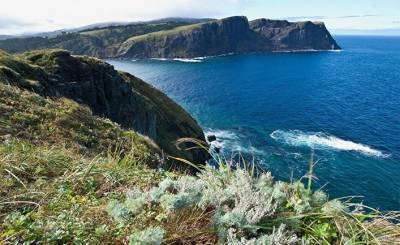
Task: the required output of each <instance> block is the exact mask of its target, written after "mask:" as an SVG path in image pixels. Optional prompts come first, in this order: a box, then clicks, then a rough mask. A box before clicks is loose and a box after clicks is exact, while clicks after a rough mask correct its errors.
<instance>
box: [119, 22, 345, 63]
mask: <svg viewBox="0 0 400 245" xmlns="http://www.w3.org/2000/svg"><path fill="white" fill-rule="evenodd" d="M331 49H340V47H339V46H338V45H337V44H336V42H335V40H334V39H333V38H332V36H331V35H330V33H329V32H328V30H327V29H326V28H325V25H324V24H323V23H313V22H310V21H308V22H296V23H291V22H288V21H276V20H267V19H258V20H254V21H251V22H250V23H249V22H248V20H247V18H246V17H240V16H236V17H229V18H225V19H222V20H216V21H209V22H206V23H202V24H196V25H191V26H184V27H178V28H175V29H172V30H169V31H162V32H155V33H149V34H146V35H141V36H135V37H132V38H130V39H128V40H127V41H125V42H124V43H123V44H122V45H121V48H120V49H119V51H118V52H117V53H118V54H117V56H118V57H127V58H132V57H134V58H155V57H163V58H177V57H196V56H197V57H198V56H212V55H221V54H227V53H246V52H257V51H286V50H331Z"/></svg>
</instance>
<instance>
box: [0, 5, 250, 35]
mask: <svg viewBox="0 0 400 245" xmlns="http://www.w3.org/2000/svg"><path fill="white" fill-rule="evenodd" d="M3 1H4V0H3ZM249 1H252V0H68V1H67V0H65V1H59V0H34V1H32V0H11V1H4V2H3V3H2V4H1V8H0V16H2V19H0V34H13V33H21V32H35V31H48V30H54V29H59V28H69V27H77V26H82V25H87V24H93V23H98V22H109V21H135V20H149V19H157V18H163V17H171V16H179V17H222V16H227V15H232V14H237V13H240V10H241V8H242V7H243V6H244V4H245V3H247V2H249ZM11 20H12V21H11ZM13 21H14V22H15V21H18V23H19V25H11V23H12V22H13Z"/></svg>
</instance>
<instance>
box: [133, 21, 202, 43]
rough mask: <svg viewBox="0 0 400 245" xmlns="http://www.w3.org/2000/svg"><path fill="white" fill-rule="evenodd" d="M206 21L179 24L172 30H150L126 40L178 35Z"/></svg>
mask: <svg viewBox="0 0 400 245" xmlns="http://www.w3.org/2000/svg"><path fill="white" fill-rule="evenodd" d="M203 24H204V23H197V24H192V25H186V26H179V27H176V28H173V29H170V30H168V29H167V30H162V31H157V32H150V33H147V34H143V35H138V36H133V37H131V38H129V39H127V40H126V42H135V41H142V40H145V39H150V38H157V37H160V36H171V35H176V34H179V33H184V32H191V31H193V30H194V29H196V28H200V27H201V26H202V25H203Z"/></svg>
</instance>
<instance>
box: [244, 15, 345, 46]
mask: <svg viewBox="0 0 400 245" xmlns="http://www.w3.org/2000/svg"><path fill="white" fill-rule="evenodd" d="M250 28H251V29H252V30H253V31H254V32H256V33H258V34H260V35H262V36H263V37H264V38H265V39H266V40H267V41H269V42H270V44H271V49H272V50H308V49H309V50H337V49H340V47H339V45H338V44H337V43H336V41H335V40H334V39H333V38H332V36H331V34H330V33H329V31H328V30H327V29H326V27H325V25H324V23H322V22H311V21H306V22H288V21H285V20H268V19H257V20H253V21H251V22H250Z"/></svg>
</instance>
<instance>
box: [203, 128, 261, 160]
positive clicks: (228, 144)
mask: <svg viewBox="0 0 400 245" xmlns="http://www.w3.org/2000/svg"><path fill="white" fill-rule="evenodd" d="M205 135H206V137H207V136H209V135H215V137H216V138H217V140H215V141H213V142H211V143H210V144H211V146H214V147H217V148H220V149H221V150H222V152H224V153H246V154H250V155H254V154H256V155H263V154H265V152H264V151H263V150H260V149H257V148H256V147H254V146H252V145H244V144H243V142H244V141H243V139H241V137H240V136H239V135H238V134H236V133H234V132H232V131H229V130H219V129H216V130H214V129H206V130H205Z"/></svg>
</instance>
